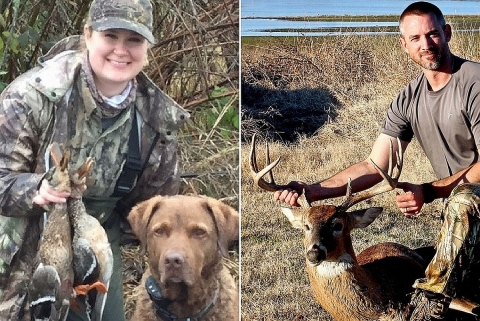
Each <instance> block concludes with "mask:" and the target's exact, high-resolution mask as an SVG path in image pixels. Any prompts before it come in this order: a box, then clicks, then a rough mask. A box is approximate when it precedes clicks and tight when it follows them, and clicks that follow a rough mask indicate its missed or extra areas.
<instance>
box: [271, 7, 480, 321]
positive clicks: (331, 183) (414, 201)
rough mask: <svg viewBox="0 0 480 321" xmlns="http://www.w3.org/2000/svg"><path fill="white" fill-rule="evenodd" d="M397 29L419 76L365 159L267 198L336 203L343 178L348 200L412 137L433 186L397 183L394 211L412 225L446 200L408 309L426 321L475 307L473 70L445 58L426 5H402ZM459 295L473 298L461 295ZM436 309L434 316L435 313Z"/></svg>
mask: <svg viewBox="0 0 480 321" xmlns="http://www.w3.org/2000/svg"><path fill="white" fill-rule="evenodd" d="M399 27H400V35H401V37H400V43H401V47H402V49H403V50H404V51H405V52H406V53H408V55H409V57H410V58H411V59H412V60H413V61H414V62H415V63H417V64H418V65H419V66H420V67H421V70H422V74H421V75H419V76H418V77H417V78H415V79H414V80H412V81H411V82H410V83H409V84H408V85H407V86H406V87H405V88H404V89H403V90H402V91H401V92H400V94H399V95H398V96H397V97H396V98H395V99H394V100H393V101H392V103H391V105H390V108H389V110H388V112H387V117H386V120H385V124H384V127H383V129H382V132H381V134H380V135H379V137H378V138H377V140H376V142H375V144H374V146H373V148H372V151H371V153H370V155H369V157H368V158H367V159H366V160H365V161H362V162H359V163H357V164H354V165H352V166H350V167H348V168H347V169H345V170H343V171H341V172H339V173H337V174H336V175H334V176H332V177H330V178H328V179H326V180H325V181H322V182H320V183H316V184H312V185H308V184H305V183H303V182H290V183H289V185H288V186H289V187H290V188H288V189H285V190H281V191H277V192H275V195H274V198H275V199H276V200H280V201H283V202H285V203H288V204H290V205H293V206H298V203H297V198H298V196H299V193H300V191H303V190H304V191H305V197H306V198H307V200H308V201H309V202H314V201H317V200H321V199H329V198H332V197H338V196H342V195H345V193H346V186H347V181H348V178H351V179H352V189H353V191H354V192H356V191H361V190H364V189H367V188H370V187H372V186H373V185H375V184H377V183H379V182H380V181H381V180H382V177H381V176H380V175H379V174H378V172H377V170H376V169H375V168H374V167H373V165H372V164H371V163H370V159H372V160H373V161H374V162H375V163H376V164H378V165H379V167H381V168H383V169H385V170H386V169H387V168H388V158H389V148H390V142H392V143H393V147H394V151H397V150H398V145H397V141H396V139H394V138H395V137H398V138H400V140H401V144H402V148H403V150H404V151H405V150H406V148H407V146H408V144H409V142H410V141H411V139H412V138H413V137H414V136H415V137H416V138H417V140H418V141H419V143H420V145H421V146H422V148H423V150H424V151H425V153H426V155H427V157H428V159H429V160H430V162H431V164H432V166H433V169H434V171H435V173H436V175H437V176H438V178H439V179H440V180H438V181H435V182H432V183H425V184H421V185H416V184H411V183H401V184H400V185H401V186H402V188H403V189H404V191H405V192H406V193H405V194H402V195H398V196H397V198H396V202H397V206H398V207H399V208H400V209H401V211H402V212H403V213H404V214H405V215H406V216H407V217H412V216H414V215H416V214H418V213H419V212H420V211H421V209H422V206H423V204H425V203H429V202H432V201H433V200H434V199H436V198H445V197H448V199H447V201H446V204H445V210H444V217H445V221H444V226H443V227H442V230H441V232H440V238H439V241H438V242H439V243H438V244H439V246H438V247H437V248H438V250H437V253H436V255H435V257H434V258H433V260H432V261H431V262H430V265H429V266H428V268H427V270H426V278H425V279H421V280H417V282H416V283H415V285H414V287H415V288H417V291H416V293H415V295H414V296H413V298H412V306H413V307H416V308H415V310H414V311H413V313H412V314H411V316H410V320H425V319H426V320H428V319H430V316H429V317H426V318H425V317H424V316H421V314H422V313H424V312H425V311H427V314H430V315H431V317H432V318H435V317H441V315H442V314H443V312H444V311H445V310H446V309H445V307H446V306H448V302H449V301H450V300H451V298H452V297H464V298H467V299H470V300H472V301H474V302H477V303H480V281H479V277H478V272H476V277H475V276H472V275H471V273H470V271H472V270H473V271H475V269H476V267H477V265H478V266H479V267H480V264H479V263H476V260H479V259H478V258H477V259H476V258H475V253H477V256H478V255H480V245H478V246H477V243H478V242H477V241H476V238H477V234H478V233H477V232H476V231H477V230H478V229H479V228H480V223H479V221H480V220H479V218H480V213H479V206H478V204H479V203H480V184H472V183H479V182H480V163H476V162H477V161H478V158H479V148H480V99H479V98H480V64H478V63H475V62H472V61H468V60H465V59H462V58H459V57H456V56H454V55H453V54H452V53H451V52H450V49H449V46H448V42H449V41H450V39H451V36H452V30H451V27H450V25H448V24H446V23H445V18H444V16H443V14H442V12H441V11H440V9H439V8H437V7H436V6H435V5H433V4H430V3H428V2H415V3H412V4H411V5H409V6H408V7H407V8H406V9H405V10H404V12H403V13H402V15H401V16H400V21H399ZM463 183H468V184H463ZM461 184H462V185H461ZM449 195H450V196H449ZM462 222H463V224H462ZM465 222H466V223H465ZM453 236H454V237H453ZM467 284H468V286H466V285H467ZM467 287H470V288H472V289H475V290H474V291H467V289H466V288H467ZM438 302H440V303H441V304H440V306H439V307H438V308H439V309H435V307H434V305H435V304H436V303H438ZM432 303H434V304H432ZM438 310H441V311H438Z"/></svg>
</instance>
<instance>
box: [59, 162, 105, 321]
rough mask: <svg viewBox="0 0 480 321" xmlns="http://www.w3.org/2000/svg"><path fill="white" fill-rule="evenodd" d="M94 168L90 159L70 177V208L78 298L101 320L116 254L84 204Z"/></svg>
mask: <svg viewBox="0 0 480 321" xmlns="http://www.w3.org/2000/svg"><path fill="white" fill-rule="evenodd" d="M92 167H93V160H92V159H91V158H88V159H87V160H86V161H85V163H84V164H83V165H82V166H81V167H80V168H79V169H78V170H77V171H76V172H74V173H72V174H71V178H70V181H71V195H70V197H69V198H68V200H67V204H68V213H69V216H70V220H71V222H72V226H73V242H72V246H73V269H74V275H75V277H74V288H75V293H76V296H77V298H79V299H80V298H81V299H83V300H85V301H84V304H85V306H86V307H87V314H88V316H89V317H91V319H93V320H101V318H102V314H103V308H104V305H105V298H106V292H107V289H108V285H109V281H110V277H111V275H112V269H113V254H112V250H111V248H110V243H109V241H108V238H107V234H106V232H105V230H104V228H103V227H102V225H101V224H100V222H99V221H98V220H97V219H96V218H95V217H93V216H91V215H89V214H88V213H87V211H86V209H85V205H84V203H83V201H82V196H83V192H84V187H85V182H86V178H87V176H88V174H89V172H90V170H91V168H92ZM90 309H92V311H90Z"/></svg>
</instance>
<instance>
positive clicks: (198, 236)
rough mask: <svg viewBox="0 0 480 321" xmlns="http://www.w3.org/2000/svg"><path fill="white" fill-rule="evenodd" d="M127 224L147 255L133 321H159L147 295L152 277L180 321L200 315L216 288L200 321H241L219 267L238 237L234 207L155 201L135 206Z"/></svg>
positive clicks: (231, 286) (198, 200) (179, 199)
mask: <svg viewBox="0 0 480 321" xmlns="http://www.w3.org/2000/svg"><path fill="white" fill-rule="evenodd" d="M128 220H129V222H130V224H131V226H132V229H133V231H134V232H135V234H136V235H137V237H138V238H139V239H140V242H141V243H142V245H143V246H144V247H145V248H146V250H147V253H148V268H147V270H146V271H145V273H144V275H143V279H142V282H141V284H140V285H139V287H138V288H137V293H138V301H137V304H136V309H135V312H134V314H133V317H132V318H131V320H132V321H158V320H161V319H160V318H159V317H158V316H157V315H156V313H155V309H154V306H153V304H152V301H151V300H150V298H149V295H148V293H147V291H146V290H145V280H146V279H147V278H148V277H149V276H150V275H152V276H153V277H154V279H155V280H156V281H157V283H158V285H159V287H160V289H161V291H162V292H163V294H164V296H165V297H167V298H168V299H170V300H171V301H172V302H171V303H170V304H169V305H168V311H169V312H170V313H173V314H174V315H176V316H177V317H179V318H185V317H192V316H195V315H197V314H198V313H200V312H201V311H202V310H203V309H204V308H205V307H206V306H207V305H208V304H209V303H210V302H211V301H212V300H213V297H214V293H215V291H216V289H217V287H219V292H218V298H217V301H216V303H215V305H214V307H213V309H212V310H210V312H209V313H208V314H207V315H206V317H205V318H204V319H203V320H206V321H214V320H216V321H219V320H238V319H239V312H238V285H237V284H236V282H235V280H234V279H233V277H232V276H231V274H230V272H229V271H228V269H226V268H225V267H224V265H223V263H222V253H223V255H228V254H227V253H228V246H229V244H230V243H231V242H232V241H235V240H238V237H239V217H238V213H237V212H236V211H235V210H234V209H233V208H231V207H230V206H227V205H225V204H224V203H222V202H220V201H218V200H215V199H213V198H209V197H197V196H183V195H177V196H170V197H165V196H155V197H153V198H151V199H149V200H146V201H144V202H142V203H140V204H138V205H137V206H135V207H134V208H133V209H132V211H131V212H130V214H129V216H128ZM216 226H217V227H216ZM217 228H218V234H217Z"/></svg>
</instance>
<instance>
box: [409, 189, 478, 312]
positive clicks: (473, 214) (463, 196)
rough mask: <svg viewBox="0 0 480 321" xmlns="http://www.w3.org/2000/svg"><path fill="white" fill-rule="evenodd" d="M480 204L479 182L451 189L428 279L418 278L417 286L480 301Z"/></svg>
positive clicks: (426, 274) (449, 295) (427, 270)
mask: <svg viewBox="0 0 480 321" xmlns="http://www.w3.org/2000/svg"><path fill="white" fill-rule="evenodd" d="M479 207H480V184H462V185H459V186H457V187H456V188H455V189H454V190H453V191H452V193H451V194H450V196H449V198H448V199H447V200H446V203H445V209H444V213H443V214H444V223H443V226H442V229H441V231H440V235H439V238H438V241H437V252H436V254H435V256H434V258H433V259H432V261H431V262H430V264H429V265H428V267H427V269H426V271H425V276H426V278H425V279H420V280H417V281H416V282H415V284H414V287H415V288H418V289H422V290H426V291H429V292H433V293H440V294H443V295H446V296H448V297H460V298H466V299H469V300H471V301H473V302H476V303H480V291H479V289H480V208H479ZM464 317H465V318H467V319H466V320H471V319H472V317H471V316H464ZM458 320H463V319H458Z"/></svg>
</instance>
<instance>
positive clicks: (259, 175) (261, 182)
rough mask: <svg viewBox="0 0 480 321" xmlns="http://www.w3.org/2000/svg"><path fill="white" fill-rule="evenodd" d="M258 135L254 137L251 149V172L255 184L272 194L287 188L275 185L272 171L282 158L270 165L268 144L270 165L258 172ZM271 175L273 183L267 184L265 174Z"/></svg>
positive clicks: (268, 157) (268, 158)
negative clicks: (256, 151) (256, 148)
mask: <svg viewBox="0 0 480 321" xmlns="http://www.w3.org/2000/svg"><path fill="white" fill-rule="evenodd" d="M255 138H256V135H253V137H252V146H251V149H250V170H251V173H252V177H253V180H254V182H255V183H256V184H257V185H258V186H259V187H260V188H262V189H264V190H267V191H270V192H275V191H277V190H279V189H283V188H285V186H283V185H277V184H275V181H274V179H273V174H272V169H273V168H274V167H275V166H277V165H278V163H279V162H280V157H278V158H277V159H276V160H275V161H274V162H273V163H270V155H269V150H268V144H267V150H266V153H267V162H269V163H270V164H268V165H267V167H265V168H264V169H262V170H261V171H259V170H258V165H257V156H256V153H255V146H256V139H255ZM267 173H270V174H269V175H270V178H271V182H267V181H266V180H265V179H263V176H265V174H267Z"/></svg>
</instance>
